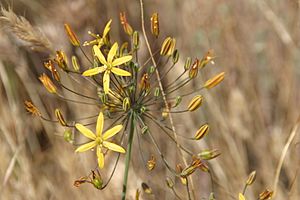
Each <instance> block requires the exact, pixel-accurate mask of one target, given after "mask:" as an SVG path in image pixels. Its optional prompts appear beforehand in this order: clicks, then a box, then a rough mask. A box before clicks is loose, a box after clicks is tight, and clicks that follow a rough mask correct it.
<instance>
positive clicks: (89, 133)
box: [75, 124, 96, 140]
mask: <svg viewBox="0 0 300 200" xmlns="http://www.w3.org/2000/svg"><path fill="white" fill-rule="evenodd" d="M75 127H76V129H77V130H79V131H80V133H82V134H83V135H84V136H85V137H87V138H90V139H91V140H95V139H96V135H95V134H94V133H93V132H92V131H91V130H90V129H88V128H86V127H85V126H83V125H82V124H75Z"/></svg>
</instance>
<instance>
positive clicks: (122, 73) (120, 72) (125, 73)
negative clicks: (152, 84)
mask: <svg viewBox="0 0 300 200" xmlns="http://www.w3.org/2000/svg"><path fill="white" fill-rule="evenodd" d="M111 71H112V72H113V73H114V74H117V75H119V76H131V73H130V72H128V71H125V70H124V69H120V68H117V67H113V68H111Z"/></svg>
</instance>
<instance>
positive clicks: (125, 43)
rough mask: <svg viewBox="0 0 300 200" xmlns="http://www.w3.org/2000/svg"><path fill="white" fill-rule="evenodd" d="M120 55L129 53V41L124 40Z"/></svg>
mask: <svg viewBox="0 0 300 200" xmlns="http://www.w3.org/2000/svg"><path fill="white" fill-rule="evenodd" d="M119 52H120V57H123V56H124V55H127V54H128V42H124V43H123V44H122V45H121V47H120V50H119Z"/></svg>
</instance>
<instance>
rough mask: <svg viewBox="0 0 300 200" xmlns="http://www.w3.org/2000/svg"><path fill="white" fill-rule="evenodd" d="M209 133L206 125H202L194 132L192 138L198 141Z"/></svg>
mask: <svg viewBox="0 0 300 200" xmlns="http://www.w3.org/2000/svg"><path fill="white" fill-rule="evenodd" d="M208 132H209V125H208V124H203V125H202V126H201V127H200V128H199V129H198V130H197V132H196V134H195V136H194V140H200V139H202V138H203V137H204V136H206V135H207V134H208Z"/></svg>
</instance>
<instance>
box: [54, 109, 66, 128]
mask: <svg viewBox="0 0 300 200" xmlns="http://www.w3.org/2000/svg"><path fill="white" fill-rule="evenodd" d="M55 117H56V119H57V120H58V122H59V123H60V124H61V125H62V126H67V123H66V121H65V119H64V117H63V115H62V114H61V112H60V110H59V109H58V108H56V109H55Z"/></svg>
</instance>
